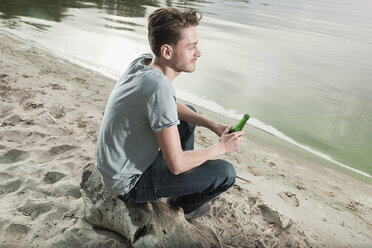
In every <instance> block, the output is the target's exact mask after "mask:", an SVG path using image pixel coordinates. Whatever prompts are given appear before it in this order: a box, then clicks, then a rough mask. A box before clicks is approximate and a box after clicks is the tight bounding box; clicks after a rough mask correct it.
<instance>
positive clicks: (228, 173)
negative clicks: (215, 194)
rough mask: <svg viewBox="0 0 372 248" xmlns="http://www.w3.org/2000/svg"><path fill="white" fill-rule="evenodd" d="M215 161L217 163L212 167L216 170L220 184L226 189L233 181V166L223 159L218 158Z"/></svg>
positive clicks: (234, 175)
mask: <svg viewBox="0 0 372 248" xmlns="http://www.w3.org/2000/svg"><path fill="white" fill-rule="evenodd" d="M216 162H218V165H217V166H216V167H214V169H215V170H217V171H218V172H217V173H218V175H219V178H220V182H221V185H220V186H221V187H222V188H224V189H225V190H227V189H228V188H230V187H231V186H232V185H233V184H234V183H235V179H236V172H235V168H234V166H233V165H232V164H231V163H229V162H227V161H225V160H221V159H218V160H217V161H216Z"/></svg>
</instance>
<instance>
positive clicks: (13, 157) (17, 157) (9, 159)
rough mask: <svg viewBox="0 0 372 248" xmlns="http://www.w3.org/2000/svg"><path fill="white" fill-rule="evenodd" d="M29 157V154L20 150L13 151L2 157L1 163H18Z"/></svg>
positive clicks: (0, 157)
mask: <svg viewBox="0 0 372 248" xmlns="http://www.w3.org/2000/svg"><path fill="white" fill-rule="evenodd" d="M27 157H28V153H27V152H25V151H23V150H18V149H11V150H9V151H7V152H6V153H4V154H3V155H1V156H0V163H4V164H11V163H16V162H19V161H22V160H25V159H26V158H27Z"/></svg>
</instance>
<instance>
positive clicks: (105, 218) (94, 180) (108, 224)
mask: <svg viewBox="0 0 372 248" xmlns="http://www.w3.org/2000/svg"><path fill="white" fill-rule="evenodd" d="M86 167H87V169H86V170H85V171H84V172H83V176H82V181H81V183H80V186H81V193H82V196H83V200H84V204H85V209H84V216H85V219H86V221H87V222H89V223H90V224H92V225H93V226H95V227H100V228H106V229H109V230H112V231H115V232H117V233H119V234H120V235H122V236H123V237H124V238H126V239H127V240H129V241H130V242H131V244H132V246H133V247H218V243H217V241H216V240H214V239H213V238H211V237H210V236H208V235H207V234H205V233H204V232H203V231H202V230H199V229H198V228H196V227H195V226H194V225H192V224H191V223H189V222H188V221H186V219H185V218H184V214H183V211H182V209H178V208H173V207H171V206H169V205H167V204H166V203H164V202H162V201H156V202H148V203H143V204H134V203H125V202H123V201H121V200H119V199H117V198H115V197H113V196H112V195H111V194H110V193H108V192H107V191H106V190H105V189H104V187H103V185H102V183H101V178H100V174H99V171H98V169H97V168H96V166H95V165H94V164H92V163H90V164H88V165H87V166H86Z"/></svg>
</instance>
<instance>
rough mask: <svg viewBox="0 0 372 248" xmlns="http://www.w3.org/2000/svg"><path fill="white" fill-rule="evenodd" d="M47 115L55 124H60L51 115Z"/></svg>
mask: <svg viewBox="0 0 372 248" xmlns="http://www.w3.org/2000/svg"><path fill="white" fill-rule="evenodd" d="M47 114H48V115H49V117H50V119H52V121H53V122H54V123H55V124H58V122H57V120H56V119H55V118H54V117H53V116H52V115H51V114H50V113H49V112H47Z"/></svg>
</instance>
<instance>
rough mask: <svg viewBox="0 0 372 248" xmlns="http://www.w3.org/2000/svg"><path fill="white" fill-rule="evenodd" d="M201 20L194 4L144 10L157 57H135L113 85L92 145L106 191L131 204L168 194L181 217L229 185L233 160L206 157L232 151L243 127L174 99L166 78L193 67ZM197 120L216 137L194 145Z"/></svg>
mask: <svg viewBox="0 0 372 248" xmlns="http://www.w3.org/2000/svg"><path fill="white" fill-rule="evenodd" d="M200 19H201V15H198V13H197V12H195V11H180V10H178V9H175V8H162V9H158V10H155V11H154V12H153V13H152V14H151V15H150V16H149V19H148V32H149V33H148V38H149V43H150V47H151V50H152V51H153V53H154V55H155V56H153V55H151V54H144V55H141V56H140V57H139V58H137V59H135V60H134V61H133V62H132V63H131V64H130V65H129V67H128V69H127V70H126V71H125V72H124V74H123V75H122V76H121V78H120V79H119V81H118V82H117V84H116V85H115V87H114V89H113V91H112V92H111V95H110V98H109V100H108V103H107V107H106V110H105V115H104V118H103V122H102V126H101V130H100V135H99V140H98V148H97V165H98V168H99V170H100V172H101V174H102V179H103V183H104V185H105V187H106V188H107V190H108V191H109V192H111V193H112V194H114V195H115V196H117V197H118V198H119V199H121V200H123V201H125V202H127V201H132V202H135V203H141V202H146V201H155V200H157V199H159V198H161V197H167V198H168V203H169V204H170V205H172V206H178V207H182V208H183V211H184V213H185V217H186V218H195V217H199V216H201V215H203V214H206V212H207V211H208V209H209V208H208V207H209V203H208V202H209V201H210V200H212V199H213V198H215V197H217V196H218V195H219V194H221V193H222V192H224V191H226V190H227V189H228V188H230V187H231V186H232V185H233V184H234V182H235V176H236V175H235V170H234V168H233V166H232V165H231V164H230V163H228V162H226V161H224V160H219V159H217V160H212V159H213V158H215V157H216V156H218V155H221V154H224V153H230V152H234V151H237V150H238V148H239V141H240V139H241V136H242V135H243V134H244V132H243V131H240V132H235V133H232V134H228V131H229V127H228V126H226V125H222V124H219V123H215V122H214V121H211V120H208V119H206V118H204V117H202V116H201V115H199V114H197V113H196V111H195V109H194V108H193V107H192V106H185V105H184V104H182V103H177V102H176V96H175V92H174V89H173V87H172V85H171V82H172V81H173V80H174V79H175V77H176V76H178V75H179V74H180V73H181V72H193V71H194V70H195V65H196V61H197V59H198V57H200V56H201V53H200V50H199V49H198V46H197V45H198V37H197V34H196V30H195V27H196V26H197V25H198V24H199V21H200ZM195 125H199V126H204V127H207V128H209V129H210V130H212V131H213V132H215V133H216V134H217V135H218V136H220V140H219V142H218V143H217V144H215V145H212V146H210V147H208V148H206V149H203V150H194V129H195ZM159 148H160V150H159Z"/></svg>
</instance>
